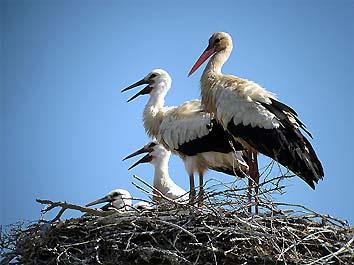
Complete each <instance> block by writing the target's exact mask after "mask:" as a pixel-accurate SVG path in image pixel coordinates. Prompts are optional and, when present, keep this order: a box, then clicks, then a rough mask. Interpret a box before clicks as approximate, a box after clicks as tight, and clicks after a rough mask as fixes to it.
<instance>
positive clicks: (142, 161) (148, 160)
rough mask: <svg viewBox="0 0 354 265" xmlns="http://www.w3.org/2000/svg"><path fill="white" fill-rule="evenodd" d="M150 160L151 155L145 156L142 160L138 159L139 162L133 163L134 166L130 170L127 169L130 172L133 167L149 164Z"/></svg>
mask: <svg viewBox="0 0 354 265" xmlns="http://www.w3.org/2000/svg"><path fill="white" fill-rule="evenodd" d="M151 160H152V155H150V154H147V155H145V156H144V157H143V158H142V159H140V160H139V161H137V162H135V163H134V165H132V166H131V167H130V168H128V170H131V169H132V168H133V167H136V166H137V165H139V164H143V163H149V162H151Z"/></svg>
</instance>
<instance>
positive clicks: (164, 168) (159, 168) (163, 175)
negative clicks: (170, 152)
mask: <svg viewBox="0 0 354 265" xmlns="http://www.w3.org/2000/svg"><path fill="white" fill-rule="evenodd" d="M168 160H169V157H165V158H163V159H161V160H159V161H157V162H155V163H154V167H155V174H154V188H155V189H158V190H160V191H161V192H162V193H164V190H165V189H166V188H168V187H169V185H170V184H171V182H173V181H172V179H171V177H170V175H169V173H168Z"/></svg>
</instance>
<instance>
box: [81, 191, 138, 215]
mask: <svg viewBox="0 0 354 265" xmlns="http://www.w3.org/2000/svg"><path fill="white" fill-rule="evenodd" d="M100 203H107V204H106V205H104V206H103V207H101V209H102V210H104V211H108V210H112V209H116V210H121V211H129V210H131V209H132V207H133V203H132V196H131V195H130V193H129V191H127V190H123V189H115V190H112V191H110V192H109V193H108V194H107V195H106V196H104V197H102V198H100V199H98V200H95V201H93V202H90V203H88V204H86V207H89V206H93V205H96V204H100Z"/></svg>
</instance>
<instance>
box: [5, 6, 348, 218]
mask: <svg viewBox="0 0 354 265" xmlns="http://www.w3.org/2000/svg"><path fill="white" fill-rule="evenodd" d="M0 3H1V6H0V8H1V14H0V17H1V36H0V39H1V60H0V63H1V68H0V73H1V104H0V105H1V147H0V150H1V167H0V168H1V182H0V184H1V198H0V199H1V208H0V224H9V223H13V222H15V221H17V220H21V219H29V220H35V219H38V217H39V214H40V209H41V207H40V206H39V205H38V204H36V203H35V199H36V198H48V199H52V200H66V201H69V202H72V203H77V204H85V203H87V202H89V201H92V200H93V199H96V198H98V197H100V196H102V195H104V194H105V193H107V192H108V191H110V190H112V189H114V188H117V187H120V188H125V189H127V190H129V191H130V192H131V193H132V194H133V195H134V196H137V197H144V196H143V195H142V194H141V193H140V192H139V191H138V190H136V189H135V188H133V186H132V185H131V181H132V173H136V174H138V175H139V176H141V177H143V178H144V179H146V180H148V181H150V182H151V179H152V176H153V171H152V167H151V166H149V165H142V166H140V167H138V168H136V169H135V170H134V172H128V171H127V168H128V167H129V165H131V162H132V161H131V162H122V161H121V160H122V158H123V157H124V156H126V155H127V154H129V153H130V152H131V151H134V150H136V149H137V148H140V147H141V146H142V145H143V144H145V143H146V142H147V140H148V138H147V136H146V135H145V133H144V129H143V126H142V122H141V116H142V109H143V106H144V104H145V103H146V100H147V98H146V97H140V98H139V99H137V100H135V101H134V102H131V103H129V104H128V103H126V99H127V98H128V96H129V95H130V94H129V95H127V94H121V93H120V90H121V89H122V88H124V87H125V86H127V85H129V84H131V83H133V82H135V81H137V80H139V79H140V78H141V77H143V76H144V75H145V74H146V73H148V72H149V71H150V70H152V69H154V68H163V69H165V70H167V71H168V72H169V73H170V74H171V76H172V78H173V87H172V88H171V90H170V92H169V94H168V96H167V98H166V104H167V105H177V104H181V103H182V102H184V101H186V100H190V99H194V98H198V97H199V78H200V75H201V70H199V71H197V72H196V73H195V74H194V75H193V76H192V77H190V78H187V73H188V70H189V69H190V67H191V66H192V65H193V63H194V62H195V60H196V59H197V57H198V56H199V55H200V53H201V52H202V51H203V50H204V48H205V47H206V45H207V41H208V38H209V36H210V35H211V34H212V33H213V32H215V31H226V32H229V33H230V34H231V35H232V36H233V39H234V51H233V53H232V55H231V57H230V59H229V61H228V62H227V63H226V64H225V67H224V73H230V74H234V75H238V76H241V77H244V78H247V79H251V80H254V81H256V82H257V83H259V84H261V85H262V86H264V87H266V88H267V89H268V90H270V91H272V92H274V93H276V94H277V95H278V97H279V99H280V100H282V101H283V102H285V103H287V104H288V105H291V106H292V107H294V108H295V109H296V110H297V112H298V113H299V115H300V118H301V119H302V121H303V122H305V124H306V125H307V127H308V128H309V129H310V131H311V132H312V133H313V135H314V140H312V144H313V146H314V147H315V149H316V151H317V153H318V155H319V157H320V160H321V161H322V163H323V166H324V168H325V178H324V180H323V181H322V182H320V183H319V185H318V186H317V189H316V191H312V190H311V189H310V188H309V187H308V186H307V185H306V184H305V183H304V182H303V181H301V180H298V179H293V180H292V181H291V183H290V187H289V188H288V189H287V193H286V194H285V195H284V196H282V197H281V198H280V200H281V201H285V202H291V203H299V204H304V205H306V206H308V207H309V208H313V209H314V210H317V211H319V212H322V213H328V214H330V215H333V216H336V217H340V218H343V219H347V220H349V221H350V222H351V223H353V221H354V208H353V202H354V199H353V198H354V196H353V194H352V193H353V188H354V185H353V184H354V176H353V171H352V169H351V163H352V159H351V156H352V152H351V149H352V148H353V142H352V138H353V129H354V128H353V114H354V113H353V109H352V105H353V102H354V101H353V100H354V96H353V83H354V16H353V14H354V2H353V1H334V0H333V1H326V0H321V1H311V2H310V1H305V0H300V1H280V0H278V1H277V0H274V1H217V2H215V1H205V0H204V1H178V2H177V1H174V2H172V1H159V0H157V1H98V0H97V1H31V0H27V1H16V0H15V1H7V0H1V1H0ZM170 174H171V176H172V177H173V178H174V179H175V181H176V182H177V183H178V184H180V185H181V186H182V187H184V188H188V178H187V175H186V174H185V171H184V167H183V164H182V162H181V161H180V160H179V159H178V158H175V157H174V158H173V159H172V160H171V162H170ZM213 176H214V177H217V176H219V175H217V174H216V173H213V172H209V173H208V178H210V177H213ZM221 178H222V179H228V180H230V178H229V177H225V176H221ZM67 216H71V215H70V213H69V215H67Z"/></svg>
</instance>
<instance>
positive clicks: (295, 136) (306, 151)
mask: <svg viewBox="0 0 354 265" xmlns="http://www.w3.org/2000/svg"><path fill="white" fill-rule="evenodd" d="M232 48H233V46H232V39H231V36H230V35H229V34H228V33H225V32H217V33H214V34H213V35H212V36H211V38H210V39H209V45H208V47H207V48H206V49H205V51H204V52H203V54H202V55H201V56H200V57H199V59H198V60H197V62H196V63H195V64H194V66H193V67H192V69H191V71H190V72H189V75H191V74H192V73H193V72H195V71H196V70H197V69H198V68H199V67H200V66H201V65H202V64H203V62H205V61H206V60H207V59H208V58H209V57H211V56H212V57H211V59H210V60H209V62H208V64H207V66H206V68H205V70H204V72H203V74H202V77H201V95H202V104H203V105H204V106H205V108H206V111H209V112H210V113H213V114H214V115H215V117H216V119H217V121H218V122H219V123H220V124H221V125H222V126H223V128H224V129H225V130H228V131H229V132H230V134H232V135H233V136H234V137H235V138H237V139H239V140H240V141H241V142H242V143H243V144H244V145H245V147H246V148H247V149H249V150H256V151H258V152H260V153H263V154H265V155H267V156H269V157H271V158H273V159H275V160H277V161H278V162H279V163H281V164H282V165H284V166H286V167H288V168H289V169H290V170H292V171H293V172H294V173H295V174H297V175H298V176H299V177H301V178H302V179H303V180H305V181H306V183H307V184H309V185H310V186H311V187H312V188H313V189H314V188H315V183H317V182H318V180H319V179H322V177H323V175H324V173H323V168H322V165H321V162H320V161H319V160H318V158H317V155H316V153H315V151H314V150H313V148H312V146H311V144H310V142H309V141H308V140H307V139H306V138H305V136H304V135H303V134H302V133H301V131H300V130H299V129H300V128H301V129H303V130H304V131H305V132H306V133H307V134H308V135H309V136H311V134H310V133H309V132H308V131H307V130H306V128H305V125H304V124H303V123H302V122H301V121H300V120H299V118H298V117H297V113H296V112H295V111H294V110H293V109H292V108H291V107H289V106H287V105H285V104H284V103H281V102H280V101H278V100H276V98H275V96H274V94H272V93H270V92H268V91H266V90H265V89H264V88H262V87H261V86H260V85H258V84H256V83H255V82H253V81H249V80H246V79H242V78H239V77H236V76H232V75H224V74H222V73H221V68H222V66H223V64H224V63H225V61H226V60H227V59H228V58H229V56H230V53H231V51H232ZM250 172H251V170H250ZM256 178H257V181H258V178H259V176H258V177H257V176H256Z"/></svg>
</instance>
